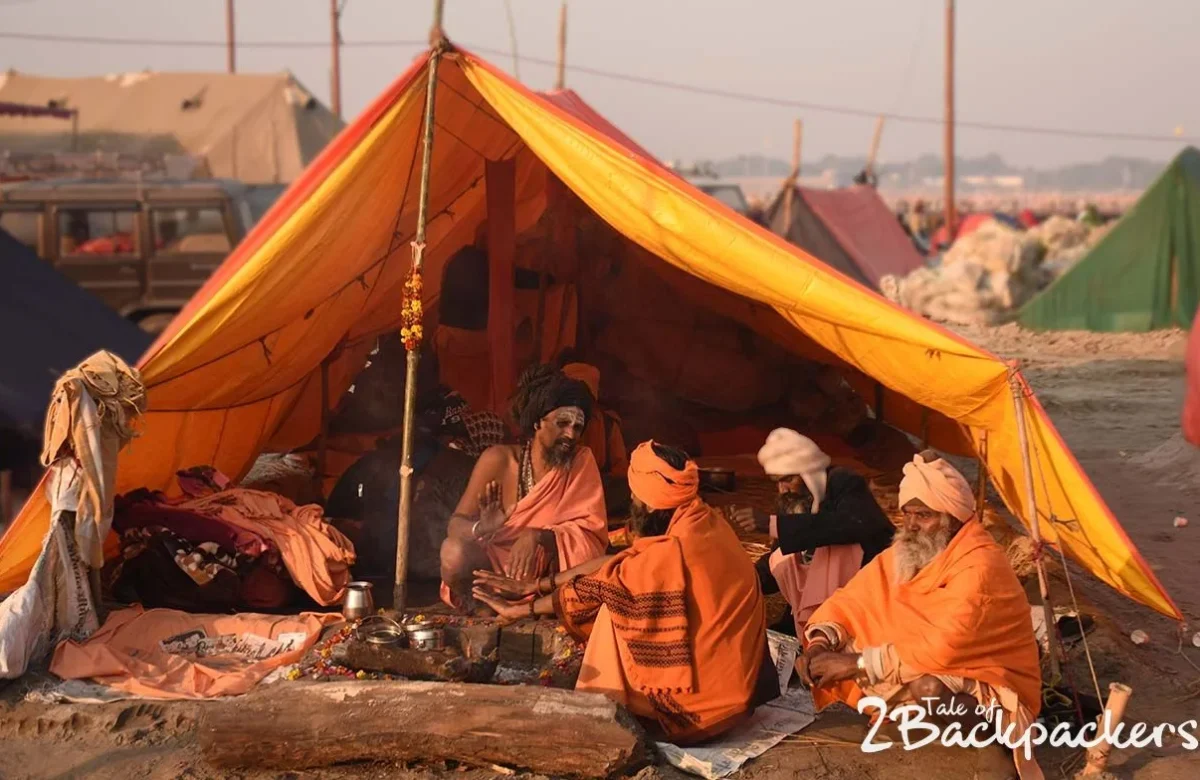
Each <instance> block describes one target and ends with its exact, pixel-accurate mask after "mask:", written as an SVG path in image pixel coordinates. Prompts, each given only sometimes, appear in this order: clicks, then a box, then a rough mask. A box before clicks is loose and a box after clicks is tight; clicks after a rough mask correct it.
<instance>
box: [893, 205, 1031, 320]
mask: <svg viewBox="0 0 1200 780" xmlns="http://www.w3.org/2000/svg"><path fill="white" fill-rule="evenodd" d="M1044 255H1045V249H1044V247H1043V246H1042V243H1041V241H1039V240H1038V238H1036V237H1032V236H1030V235H1029V234H1027V233H1022V232H1020V231H1018V230H1013V229H1012V228H1010V227H1008V226H1007V225H1004V224H1001V223H999V222H997V221H995V220H989V221H988V222H986V223H984V224H983V225H981V226H980V227H979V228H978V229H977V230H975V231H974V232H973V233H970V234H969V235H966V236H963V237H962V238H960V239H958V240H957V241H955V242H954V245H953V246H952V247H950V250H949V251H948V252H946V254H945V255H943V256H942V260H941V264H940V265H938V266H935V267H927V268H918V269H917V270H915V271H913V272H912V273H910V274H909V275H908V276H906V277H903V278H896V277H894V276H886V277H884V278H883V279H881V280H880V289H881V291H882V292H883V294H884V295H885V296H887V297H888V298H889V299H891V300H892V301H895V302H896V303H899V304H900V305H901V306H904V307H905V308H907V309H910V310H912V311H914V312H917V313H918V314H922V315H924V316H926V317H928V318H930V319H932V320H936V321H938V322H948V323H952V324H956V325H973V324H982V325H991V324H995V323H997V322H999V321H1002V320H1003V319H1004V317H1005V315H1006V314H1008V313H1010V312H1012V311H1013V310H1015V309H1017V308H1019V307H1020V306H1021V305H1022V304H1023V303H1025V301H1027V300H1028V299H1029V298H1030V297H1032V296H1033V295H1034V294H1035V293H1036V292H1037V291H1038V290H1039V289H1040V288H1041V287H1042V286H1043V285H1044V284H1045V282H1044V281H1043V278H1042V273H1041V264H1042V258H1043V256H1044Z"/></svg>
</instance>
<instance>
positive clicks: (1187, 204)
mask: <svg viewBox="0 0 1200 780" xmlns="http://www.w3.org/2000/svg"><path fill="white" fill-rule="evenodd" d="M1198 227H1200V151H1197V150H1196V149H1195V148H1194V147H1188V148H1187V149H1184V150H1183V151H1182V152H1180V154H1179V156H1178V157H1176V158H1175V160H1174V161H1173V162H1172V163H1171V164H1170V165H1169V166H1167V169H1166V170H1165V171H1163V173H1162V175H1160V176H1159V177H1158V179H1157V180H1156V181H1155V182H1154V183H1153V184H1152V185H1150V187H1149V189H1147V190H1146V192H1145V193H1143V194H1142V197H1141V198H1139V199H1138V202H1137V203H1136V204H1134V206H1133V208H1132V209H1130V210H1129V211H1128V212H1127V213H1126V214H1125V216H1124V217H1122V218H1121V221H1120V222H1118V223H1117V225H1116V226H1115V227H1114V228H1113V229H1112V230H1111V231H1109V233H1108V235H1106V236H1105V237H1104V238H1103V239H1101V240H1100V243H1098V244H1096V246H1094V247H1092V250H1091V251H1090V252H1088V253H1087V254H1086V255H1084V257H1083V259H1082V260H1080V261H1079V262H1078V263H1077V264H1076V265H1075V267H1073V268H1072V269H1071V270H1069V271H1067V272H1066V273H1065V274H1063V275H1062V276H1060V277H1059V278H1058V279H1056V280H1055V281H1054V282H1053V283H1052V284H1051V285H1050V286H1049V287H1047V288H1046V289H1045V290H1043V291H1042V292H1041V294H1039V295H1038V296H1037V297H1036V298H1034V299H1033V300H1031V301H1030V302H1029V303H1027V304H1025V306H1024V308H1022V309H1021V313H1020V322H1021V324H1022V325H1024V326H1025V327H1028V328H1036V329H1039V330H1095V331H1146V330H1156V329H1158V328H1173V327H1178V328H1187V327H1189V326H1190V325H1191V322H1192V316H1193V315H1194V314H1195V312H1196V307H1197V306H1198V305H1200V235H1197V228H1198Z"/></svg>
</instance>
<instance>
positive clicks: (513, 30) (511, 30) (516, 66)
mask: <svg viewBox="0 0 1200 780" xmlns="http://www.w3.org/2000/svg"><path fill="white" fill-rule="evenodd" d="M504 15H505V16H507V17H508V45H509V46H511V47H512V55H513V78H514V79H516V80H517V81H520V80H521V57H520V55H518V54H517V22H516V20H515V19H513V12H512V0H504Z"/></svg>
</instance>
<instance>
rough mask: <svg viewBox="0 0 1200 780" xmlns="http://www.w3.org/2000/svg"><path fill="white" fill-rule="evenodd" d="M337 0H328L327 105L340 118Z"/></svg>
mask: <svg viewBox="0 0 1200 780" xmlns="http://www.w3.org/2000/svg"><path fill="white" fill-rule="evenodd" d="M338 2H339V0H329V28H330V41H329V43H330V46H331V47H332V48H331V51H330V68H329V107H330V108H331V109H333V115H334V116H336V117H337V118H338V119H341V118H342V34H341V31H340V30H339V29H338V28H339V27H340V24H339V19H338V17H339V16H341V11H340V10H339V9H338Z"/></svg>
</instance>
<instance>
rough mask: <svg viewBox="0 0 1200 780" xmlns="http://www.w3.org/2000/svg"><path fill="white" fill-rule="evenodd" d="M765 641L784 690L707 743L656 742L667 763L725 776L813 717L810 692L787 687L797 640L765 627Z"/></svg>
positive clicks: (709, 777) (713, 779)
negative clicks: (674, 743) (729, 729)
mask: <svg viewBox="0 0 1200 780" xmlns="http://www.w3.org/2000/svg"><path fill="white" fill-rule="evenodd" d="M767 645H768V647H769V648H770V651H771V660H772V661H774V662H775V668H776V669H777V670H778V672H779V688H780V690H782V691H785V693H784V694H783V695H782V696H780V697H779V698H778V699H776V700H775V701H772V702H769V703H768V704H765V705H764V706H762V707H759V708H758V709H757V710H755V712H754V716H753V717H752V718H751V719H750V720H748V721H747V722H746V723H743V724H742V725H741V726H739V727H737V728H736V729H734V730H733V731H731V732H729V733H728V734H726V735H724V736H723V737H721V738H720V739H717V740H715V741H713V742H709V743H708V744H706V745H703V746H700V747H687V748H684V747H680V746H678V745H672V744H670V743H669V742H656V743H655V747H657V748H658V752H659V754H660V755H661V756H662V757H663V758H664V759H666V761H667V762H668V763H669V764H671V765H672V766H674V767H677V768H678V769H681V770H683V771H684V772H688V773H690V774H693V775H698V776H700V777H703V778H706V780H717V778H721V777H728V776H729V775H731V774H733V773H734V772H736V771H738V770H739V769H741V768H742V765H743V764H745V763H746V762H747V761H749V760H750V759H753V758H758V757H759V756H761V755H762V754H763V753H766V752H767V751H768V750H770V749H771V748H773V747H775V746H776V745H778V744H779V743H780V742H781V741H782V740H783V738H784V737H786V736H788V735H790V734H795V733H796V732H797V731H800V730H801V729H803V728H805V727H806V726H808V724H810V723H812V722H813V721H814V720H816V718H817V716H816V712H815V708H814V706H813V700H812V695H811V694H810V693H809V692H808V691H807V690H805V689H803V688H793V689H791V690H788V687H787V685H788V682H789V681H790V680H791V678H792V675H793V673H794V671H795V663H796V655H797V654H798V653H799V651H800V643H799V641H798V640H797V639H796V638H795V637H790V636H787V635H786V634H778V633H776V632H774V631H768V632H767Z"/></svg>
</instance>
